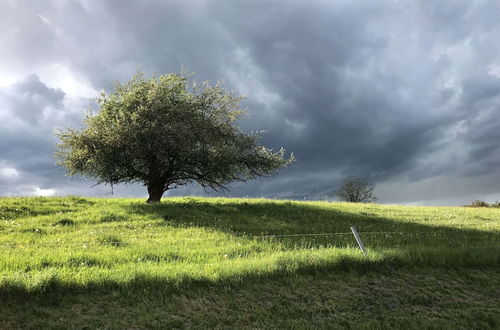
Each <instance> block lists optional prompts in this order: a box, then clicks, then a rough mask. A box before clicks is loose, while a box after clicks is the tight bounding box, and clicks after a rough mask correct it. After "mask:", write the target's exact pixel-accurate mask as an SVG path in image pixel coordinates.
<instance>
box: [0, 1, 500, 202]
mask: <svg viewBox="0 0 500 330" xmlns="http://www.w3.org/2000/svg"><path fill="white" fill-rule="evenodd" d="M1 6H2V8H1V9H2V10H1V11H0V15H1V18H2V19H0V22H2V23H0V27H2V31H4V32H2V33H0V42H2V44H3V45H5V48H4V49H5V51H3V52H1V53H0V59H1V61H2V63H3V64H0V74H1V73H2V70H3V72H5V73H6V75H7V74H8V75H10V76H13V75H14V76H16V77H17V78H16V81H17V82H10V84H9V85H8V87H4V88H0V106H1V107H2V108H1V109H2V110H0V111H3V112H2V116H3V118H4V119H7V118H8V120H9V121H10V122H11V124H9V125H5V124H3V125H2V126H1V128H2V131H1V132H0V135H1V136H0V137H1V138H2V142H0V147H1V150H2V156H1V161H2V162H0V167H2V166H3V168H15V169H16V170H18V171H20V172H19V173H22V175H20V176H17V177H16V178H15V180H17V181H16V184H17V185H18V186H19V185H21V182H22V183H23V184H28V183H27V182H26V181H27V180H28V179H23V178H24V177H25V176H26V178H28V177H29V180H31V181H32V182H31V183H29V184H30V185H31V186H36V187H38V186H40V187H42V186H43V187H42V188H43V189H49V188H50V189H55V190H57V192H58V193H68V192H71V191H77V192H80V193H86V194H98V195H99V194H106V193H107V190H106V188H93V189H89V188H88V187H89V186H90V183H89V182H87V183H85V182H84V183H82V181H78V180H75V179H72V180H69V179H66V178H64V177H63V175H62V173H63V171H61V170H60V169H57V168H56V167H55V166H54V165H53V159H52V151H53V147H54V143H55V139H54V138H53V129H54V127H58V126H64V125H71V126H75V125H76V126H78V125H80V120H79V118H80V112H79V111H80V110H81V108H83V107H84V105H86V104H88V100H87V99H85V98H81V97H88V96H89V95H88V94H89V92H88V91H95V93H97V91H99V90H101V89H108V90H109V89H110V88H111V86H112V82H113V81H115V80H121V81H124V80H126V79H128V78H129V77H130V75H131V74H133V73H134V72H135V71H136V70H137V69H138V68H140V69H143V70H146V71H147V72H160V73H166V72H172V71H178V70H179V68H180V67H181V66H185V67H186V68H188V69H190V70H193V71H195V72H197V73H198V78H199V79H211V80H218V79H225V81H226V85H227V86H228V87H229V88H232V89H234V90H235V91H237V92H239V93H243V94H246V95H248V98H247V100H246V101H245V103H244V105H245V106H246V107H248V110H249V118H248V119H247V120H245V121H243V122H242V123H241V124H242V126H243V127H244V129H246V130H261V129H263V130H266V131H267V133H265V134H264V135H263V138H262V142H263V143H264V144H265V145H267V146H271V147H274V148H279V147H281V146H284V147H286V148H287V149H289V150H291V151H294V152H295V154H296V156H297V158H298V161H297V163H296V164H295V165H294V166H293V167H291V168H289V169H286V170H284V171H282V172H281V173H280V175H279V176H278V177H276V178H270V179H261V180H257V181H255V182H252V183H249V184H246V185H239V184H238V185H234V189H233V191H232V193H231V194H232V195H235V196H246V195H249V196H271V197H292V198H304V197H305V198H319V197H321V196H323V195H325V194H327V195H330V196H331V195H332V193H333V191H334V190H335V187H336V185H337V184H338V182H339V180H341V179H342V178H343V177H345V176H348V175H358V176H363V177H366V178H368V179H370V180H371V181H372V182H373V183H376V184H378V185H379V187H380V189H379V191H380V196H379V197H380V200H381V201H382V202H412V201H419V202H425V203H436V201H438V202H439V201H442V202H443V203H462V201H463V199H464V198H470V197H472V196H474V195H481V196H490V197H491V196H494V195H495V193H500V187H499V186H498V184H496V182H498V180H494V178H496V174H495V173H496V167H497V164H498V163H499V162H500V150H499V146H498V141H499V137H500V133H499V132H500V130H499V128H500V119H499V118H498V115H497V113H498V107H499V106H498V104H500V103H499V93H500V61H499V60H498V58H497V56H498V55H497V54H498V53H499V51H500V45H499V44H498V42H497V40H498V39H499V37H500V23H498V17H499V14H500V5H499V4H498V3H497V2H496V1H493V0H492V1H457V2H454V3H453V4H449V3H446V4H443V3H440V2H436V1H430V0H429V1H405V2H398V1H391V2H378V1H368V0H367V1H361V2H360V1H356V2H352V1H338V2H335V3H330V2H324V1H312V2H302V1H289V2H286V3H284V2H280V1H252V2H248V1H231V2H227V1H217V0H214V1H190V2H185V1H164V2H157V1H141V2H136V1H120V3H119V4H118V3H117V2H115V1H101V2H91V1H80V2H78V1H71V2H56V1H54V2H50V1H49V2H47V3H45V2H44V4H43V6H42V4H41V3H40V2H36V1H28V2H19V3H18V2H8V3H4V4H2V5H1ZM56 78H57V79H56ZM0 82H1V81H0ZM71 86H72V87H71ZM70 87H71V88H72V92H71V93H69V91H70V89H71V88H70ZM84 88H85V89H86V91H87V92H85V93H83V92H81V95H80V94H79V91H80V90H83V89H84ZM66 91H68V92H67V93H66V94H65V92H66ZM79 96H81V97H79ZM0 170H1V168H0ZM4 172H5V173H7V174H8V173H11V174H12V173H13V172H12V171H10V172H9V170H5V171H4ZM2 173H3V172H2ZM7 174H6V175H7ZM12 176H15V175H13V174H12ZM1 177H2V176H0V180H2V179H1ZM487 178H490V179H487ZM4 180H6V179H4ZM9 180H10V181H9V183H2V184H1V185H0V189H1V190H2V191H1V193H3V194H5V193H8V190H9V189H11V188H9V187H13V186H14V184H13V181H12V180H14V178H11V179H9ZM5 182H6V181H5ZM433 182H434V184H433ZM463 182H467V184H462V183H463ZM473 182H478V183H480V184H479V185H478V187H479V188H477V189H476V188H474V189H473V188H471V187H473V186H474V184H472V183H473ZM437 184H439V185H440V188H439V193H436V192H435V191H433V190H435V189H436V185H437ZM72 187H73V188H72ZM74 187H78V189H75V188H74ZM411 187H413V188H415V189H414V190H411V189H412V188H411ZM120 189H123V190H122V191H120ZM398 191H404V192H405V193H404V194H398ZM118 193H119V194H124V195H129V194H131V195H136V194H142V190H141V187H136V186H131V187H130V186H129V187H125V188H119V191H118ZM187 193H203V191H202V190H200V188H198V187H196V186H190V187H187V188H183V189H180V190H178V191H175V192H172V194H187ZM447 194H448V195H447ZM427 196H433V197H432V198H430V199H429V198H427ZM450 196H452V197H450ZM461 196H462V197H461ZM464 196H465V197H464ZM429 200H433V201H434V202H431V201H429Z"/></svg>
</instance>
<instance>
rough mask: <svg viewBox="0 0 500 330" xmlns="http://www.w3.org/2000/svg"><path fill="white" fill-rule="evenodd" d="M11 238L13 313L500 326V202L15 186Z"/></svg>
mask: <svg viewBox="0 0 500 330" xmlns="http://www.w3.org/2000/svg"><path fill="white" fill-rule="evenodd" d="M350 226H356V228H357V229H358V231H359V232H360V234H361V237H362V239H363V241H364V243H365V245H366V247H367V248H368V255H367V256H365V255H363V254H362V253H361V252H360V251H359V249H358V248H357V245H356V242H355V240H354V237H353V236H352V234H351V233H350V229H349V228H350ZM0 251H1V252H0V253H1V254H0V255H1V257H0V312H1V315H2V317H1V318H0V328H2V329H3V328H6V329H7V328H9V329H11V328H88V329H95V328H116V329H123V328H207V327H208V328H298V329H301V328H323V329H324V328H352V329H386V328H408V329H422V328H431V329H432V328H436V329H446V328H449V329H473V328H476V329H488V328H490V329H495V328H500V209H497V208H465V207H402V206H385V205H376V204H349V203H325V202H292V201H275V200H266V199H223V198H220V199H202V198H173V199H165V200H164V202H163V203H162V204H161V205H146V204H144V202H143V201H142V200H138V199H90V198H89V199H87V198H80V197H66V198H1V199H0Z"/></svg>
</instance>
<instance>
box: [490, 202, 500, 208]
mask: <svg viewBox="0 0 500 330" xmlns="http://www.w3.org/2000/svg"><path fill="white" fill-rule="evenodd" d="M490 206H491V207H500V201H496V202H495V203H493V204H490Z"/></svg>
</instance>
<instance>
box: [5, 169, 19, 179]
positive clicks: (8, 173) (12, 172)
mask: <svg viewBox="0 0 500 330" xmlns="http://www.w3.org/2000/svg"><path fill="white" fill-rule="evenodd" d="M18 176H19V172H18V171H17V170H16V169H15V168H13V167H3V168H1V169H0V178H2V179H7V180H12V179H15V178H17V177H18Z"/></svg>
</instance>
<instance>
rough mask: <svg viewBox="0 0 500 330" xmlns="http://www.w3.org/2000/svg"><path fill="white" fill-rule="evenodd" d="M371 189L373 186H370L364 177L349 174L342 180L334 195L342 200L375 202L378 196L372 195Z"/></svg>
mask: <svg viewBox="0 0 500 330" xmlns="http://www.w3.org/2000/svg"><path fill="white" fill-rule="evenodd" d="M373 189H374V187H372V186H370V185H369V184H368V181H366V180H365V179H362V178H358V177H355V176H350V177H348V178H346V179H344V180H343V181H342V183H341V184H340V187H339V189H338V190H337V191H336V195H337V196H338V197H339V198H340V200H341V201H344V202H353V203H370V202H376V201H377V200H378V198H377V197H375V196H374V195H373Z"/></svg>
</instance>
